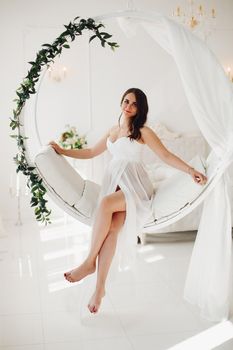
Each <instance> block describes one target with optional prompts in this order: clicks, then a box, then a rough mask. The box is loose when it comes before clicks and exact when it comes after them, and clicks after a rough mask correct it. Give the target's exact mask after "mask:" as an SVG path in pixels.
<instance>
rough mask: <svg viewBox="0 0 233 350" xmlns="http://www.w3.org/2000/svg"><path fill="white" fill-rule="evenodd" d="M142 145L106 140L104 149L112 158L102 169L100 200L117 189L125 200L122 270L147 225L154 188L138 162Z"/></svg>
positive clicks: (121, 242) (121, 253)
mask: <svg viewBox="0 0 233 350" xmlns="http://www.w3.org/2000/svg"><path fill="white" fill-rule="evenodd" d="M143 147H144V144H142V143H139V142H137V141H136V140H132V141H131V140H130V138H128V137H126V136H125V137H120V138H118V139H117V140H116V141H114V142H112V141H111V140H110V139H109V138H108V139H107V148H108V150H109V152H110V154H111V155H112V159H111V161H110V163H109V164H108V166H107V169H106V170H105V175H104V177H103V183H102V188H101V192H100V198H99V199H101V198H103V197H104V196H106V195H108V194H110V193H113V192H115V191H116V189H117V186H119V187H120V189H121V190H122V192H123V193H124V196H125V201H126V219H125V222H124V225H123V228H122V230H121V233H120V235H119V240H118V248H119V249H118V255H119V256H118V257H119V258H120V261H119V264H120V266H121V268H124V269H125V268H126V267H128V265H129V264H130V263H131V262H132V256H131V255H132V254H133V250H132V247H133V246H134V245H135V243H136V242H137V236H138V235H139V234H140V232H141V229H142V228H143V226H144V225H145V223H146V222H148V220H149V219H150V218H151V217H152V200H153V195H154V188H153V185H152V183H151V181H150V179H149V177H148V174H147V172H146V170H145V169H144V165H143V162H142V159H141V152H142V148H143Z"/></svg>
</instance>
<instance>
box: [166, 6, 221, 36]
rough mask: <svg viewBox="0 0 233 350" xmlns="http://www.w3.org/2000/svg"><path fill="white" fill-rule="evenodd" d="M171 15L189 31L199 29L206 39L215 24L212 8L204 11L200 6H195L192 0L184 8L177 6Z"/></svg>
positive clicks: (213, 9)
mask: <svg viewBox="0 0 233 350" xmlns="http://www.w3.org/2000/svg"><path fill="white" fill-rule="evenodd" d="M172 15H173V17H175V18H176V19H177V20H178V21H179V22H180V23H183V24H184V25H186V26H188V27H189V28H190V29H191V30H196V29H200V30H201V31H203V34H205V37H207V36H208V35H209V34H210V32H211V27H213V25H214V24H215V23H214V22H215V18H216V10H215V8H213V7H212V8H211V9H206V8H204V6H203V5H202V4H199V5H197V4H195V1H194V0H188V1H187V5H186V6H184V7H181V6H177V7H176V9H175V10H174V11H173V14H172Z"/></svg>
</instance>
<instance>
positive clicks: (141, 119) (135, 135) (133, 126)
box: [118, 88, 148, 140]
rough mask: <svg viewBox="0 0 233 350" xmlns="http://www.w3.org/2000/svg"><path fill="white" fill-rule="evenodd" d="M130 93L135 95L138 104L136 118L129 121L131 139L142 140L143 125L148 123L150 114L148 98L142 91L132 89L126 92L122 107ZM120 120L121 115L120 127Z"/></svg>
mask: <svg viewBox="0 0 233 350" xmlns="http://www.w3.org/2000/svg"><path fill="white" fill-rule="evenodd" d="M130 93H133V94H134V95H135V98H136V103H137V114H136V115H135V116H134V117H132V118H130V119H129V131H130V135H129V138H130V140H140V138H141V131H140V129H141V128H142V127H143V125H144V124H145V123H146V121H147V113H148V102H147V97H146V95H145V94H144V92H143V91H142V90H140V89H137V88H130V89H128V90H127V91H125V93H124V94H123V96H122V99H121V105H122V102H123V101H124V98H125V96H126V95H128V94H130ZM120 119H121V115H120V117H119V120H118V123H119V126H120Z"/></svg>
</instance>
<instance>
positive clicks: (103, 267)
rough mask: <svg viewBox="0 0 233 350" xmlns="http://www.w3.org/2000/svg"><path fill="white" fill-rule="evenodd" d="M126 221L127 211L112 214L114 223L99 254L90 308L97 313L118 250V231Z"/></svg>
mask: <svg viewBox="0 0 233 350" xmlns="http://www.w3.org/2000/svg"><path fill="white" fill-rule="evenodd" d="M124 221H125V211H122V212H116V213H114V214H113V216H112V224H111V227H110V230H109V233H108V235H107V237H106V239H105V241H104V243H103V245H102V248H101V249H100V252H99V255H98V274H97V282H96V289H95V292H94V294H93V295H92V297H91V299H90V301H89V304H88V308H89V310H90V312H92V313H96V312H97V311H98V309H99V307H100V304H101V300H102V298H103V296H104V295H105V282H106V278H107V275H108V271H109V268H110V265H111V262H112V259H113V256H114V253H115V250H116V244H117V237H118V233H119V231H120V229H121V227H122V226H123V224H124Z"/></svg>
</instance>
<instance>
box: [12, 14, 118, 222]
mask: <svg viewBox="0 0 233 350" xmlns="http://www.w3.org/2000/svg"><path fill="white" fill-rule="evenodd" d="M79 18H80V17H75V19H74V20H73V22H70V23H69V24H68V25H65V26H64V27H65V31H64V32H63V33H61V34H60V36H59V37H57V38H56V39H55V41H54V42H53V43H52V44H44V45H42V49H41V50H40V51H39V52H38V53H37V55H36V60H35V61H32V62H28V63H29V64H31V69H30V70H29V71H28V74H27V76H26V77H25V78H24V79H23V82H22V83H21V84H20V87H19V88H18V89H17V90H16V94H17V98H16V99H14V102H15V103H16V108H15V109H14V110H13V117H12V118H10V127H11V129H12V130H17V134H15V135H11V137H13V138H14V139H16V141H17V146H18V149H19V150H18V153H17V154H16V156H15V157H14V161H15V163H16V165H17V169H16V172H17V173H18V172H19V171H21V172H22V173H23V174H24V175H25V176H27V178H28V180H27V186H28V187H29V188H30V191H31V194H32V198H31V207H35V216H36V220H37V221H41V222H43V223H45V224H47V223H51V221H50V214H51V210H49V209H48V208H47V205H46V203H47V200H46V199H45V198H44V196H45V194H46V188H45V187H44V185H43V182H42V179H41V178H40V176H39V175H38V173H37V172H36V171H35V167H33V166H30V165H29V164H28V162H27V159H26V148H25V144H24V141H25V140H26V139H27V137H26V136H23V135H22V134H21V130H20V127H21V126H22V124H21V123H20V114H21V112H22V109H23V107H24V105H25V102H26V100H27V99H29V98H30V95H31V94H35V93H36V89H35V86H36V83H37V82H38V80H39V77H40V72H41V69H42V67H43V66H45V65H46V66H47V68H49V64H50V63H51V62H54V58H55V57H56V56H59V55H60V54H61V53H62V50H63V48H65V49H69V48H70V46H69V41H74V40H75V38H76V36H79V35H82V32H83V30H85V29H88V30H90V31H93V33H94V34H93V35H92V36H91V37H90V39H89V42H91V41H92V40H93V39H95V38H98V39H99V40H100V42H101V45H102V46H103V47H105V44H108V45H109V46H110V48H111V49H112V50H114V49H115V48H117V47H119V45H118V44H117V43H115V42H109V41H108V39H110V38H111V37H112V35H110V34H108V33H106V32H103V31H102V32H101V31H100V29H101V28H102V27H104V25H103V24H102V23H95V21H94V19H92V18H88V19H87V20H86V19H80V20H79V21H78V22H77V20H78V19H79Z"/></svg>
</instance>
